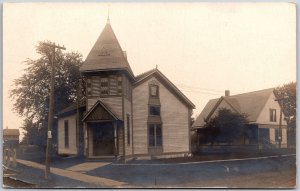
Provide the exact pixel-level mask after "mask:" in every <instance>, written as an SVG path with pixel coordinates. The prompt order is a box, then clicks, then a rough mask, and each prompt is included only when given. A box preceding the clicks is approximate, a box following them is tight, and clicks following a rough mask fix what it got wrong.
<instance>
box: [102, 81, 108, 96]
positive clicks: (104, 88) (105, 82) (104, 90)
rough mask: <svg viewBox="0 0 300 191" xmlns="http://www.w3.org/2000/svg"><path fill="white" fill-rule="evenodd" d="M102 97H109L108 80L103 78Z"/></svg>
mask: <svg viewBox="0 0 300 191" xmlns="http://www.w3.org/2000/svg"><path fill="white" fill-rule="evenodd" d="M101 95H108V78H101Z"/></svg>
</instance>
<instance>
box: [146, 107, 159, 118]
mask: <svg viewBox="0 0 300 191" xmlns="http://www.w3.org/2000/svg"><path fill="white" fill-rule="evenodd" d="M149 114H150V115H158V116H159V115H160V106H153V105H150V106H149Z"/></svg>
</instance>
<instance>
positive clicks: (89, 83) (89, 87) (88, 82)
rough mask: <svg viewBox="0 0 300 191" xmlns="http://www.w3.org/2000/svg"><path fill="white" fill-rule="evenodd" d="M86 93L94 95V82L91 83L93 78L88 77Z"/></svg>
mask: <svg viewBox="0 0 300 191" xmlns="http://www.w3.org/2000/svg"><path fill="white" fill-rule="evenodd" d="M86 94H87V95H88V96H91V95H92V83H91V79H87V83H86Z"/></svg>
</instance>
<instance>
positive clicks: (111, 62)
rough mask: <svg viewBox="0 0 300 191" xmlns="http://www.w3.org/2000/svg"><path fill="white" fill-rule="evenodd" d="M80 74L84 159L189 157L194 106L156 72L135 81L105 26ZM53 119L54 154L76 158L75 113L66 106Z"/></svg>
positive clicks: (108, 28)
mask: <svg viewBox="0 0 300 191" xmlns="http://www.w3.org/2000/svg"><path fill="white" fill-rule="evenodd" d="M80 72H81V74H82V75H83V76H84V77H85V79H86V105H85V106H84V107H82V110H81V112H79V113H80V114H83V113H84V115H83V116H82V119H80V123H79V128H81V127H80V126H81V125H80V124H81V122H82V123H83V124H82V125H83V135H82V138H83V139H82V142H83V146H84V149H83V150H84V151H83V153H84V155H85V156H86V157H87V158H98V157H112V156H114V157H121V158H126V159H128V158H132V157H151V156H155V157H178V156H185V155H187V154H190V152H191V145H190V126H191V125H190V121H191V114H192V109H194V108H195V105H194V104H193V103H192V102H191V101H190V100H189V99H188V98H187V97H186V96H185V95H184V94H183V93H182V92H180V90H179V89H178V88H176V87H175V85H174V84H173V83H172V82H170V81H169V80H168V79H167V78H166V77H165V76H164V75H163V74H162V73H161V72H160V71H159V70H158V69H157V68H155V69H153V70H150V71H147V72H145V73H143V74H141V75H138V76H135V75H134V74H133V72H132V70H131V68H130V65H129V63H128V61H127V55H126V53H125V52H124V51H123V50H122V49H121V46H120V44H119V42H118V40H117V38H116V36H115V34H114V32H113V29H112V27H111V25H110V22H109V20H108V21H107V23H106V26H105V28H104V29H103V31H102V33H101V34H100V36H99V38H98V39H97V41H96V43H95V44H94V46H93V48H92V49H91V51H90V53H89V54H88V56H87V58H86V60H85V61H84V63H83V65H82V66H81V68H80ZM58 118H59V119H58V153H59V154H78V153H79V150H80V149H78V148H79V146H78V145H79V143H80V142H81V141H80V136H81V135H80V133H76V129H77V132H78V128H77V126H76V124H77V123H76V120H77V118H78V117H77V108H76V107H74V106H70V107H69V108H67V109H66V110H64V111H61V112H60V113H59V116H58ZM78 136H79V138H78ZM78 142H79V143H78ZM76 145H77V146H76ZM126 159H125V160H126Z"/></svg>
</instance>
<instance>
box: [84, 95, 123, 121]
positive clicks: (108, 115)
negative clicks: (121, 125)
mask: <svg viewBox="0 0 300 191" xmlns="http://www.w3.org/2000/svg"><path fill="white" fill-rule="evenodd" d="M90 120H121V117H120V116H118V115H117V114H116V112H114V111H113V110H112V108H110V107H109V106H108V105H106V104H105V103H104V102H102V101H101V100H98V101H97V102H96V103H95V104H94V105H93V107H91V109H90V110H89V111H88V112H87V113H86V114H85V115H84V116H83V119H82V121H90Z"/></svg>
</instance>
